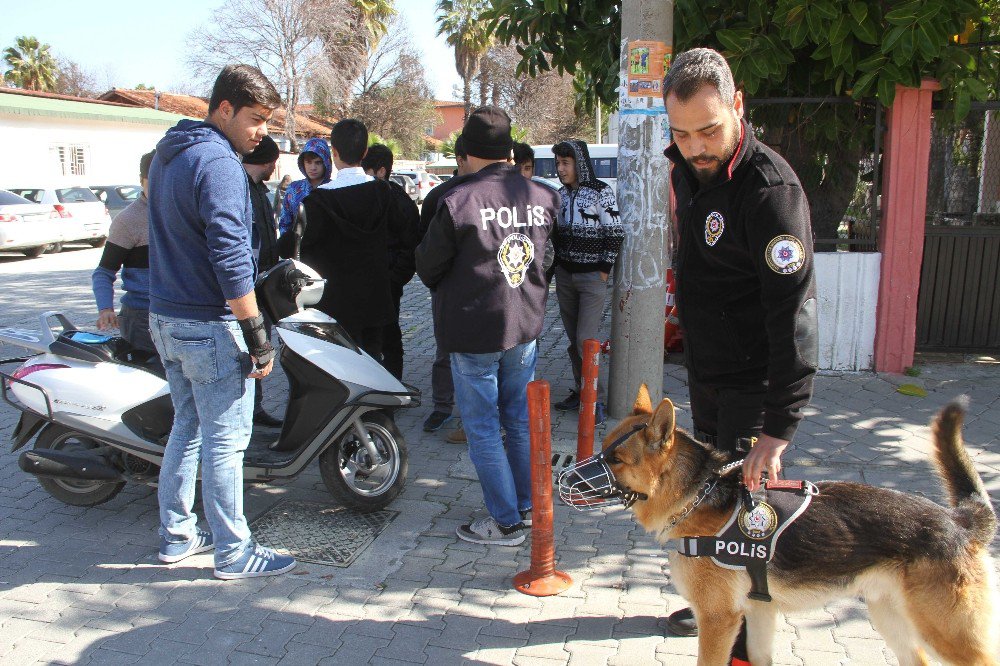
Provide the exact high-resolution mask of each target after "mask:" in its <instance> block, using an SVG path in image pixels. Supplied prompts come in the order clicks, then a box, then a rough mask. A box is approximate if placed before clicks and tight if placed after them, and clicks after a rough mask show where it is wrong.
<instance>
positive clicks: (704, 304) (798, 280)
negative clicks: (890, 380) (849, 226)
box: [665, 122, 818, 453]
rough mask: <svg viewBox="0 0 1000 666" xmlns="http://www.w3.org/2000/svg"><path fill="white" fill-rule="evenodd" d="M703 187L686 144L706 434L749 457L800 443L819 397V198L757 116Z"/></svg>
mask: <svg viewBox="0 0 1000 666" xmlns="http://www.w3.org/2000/svg"><path fill="white" fill-rule="evenodd" d="M741 125H742V127H741V131H742V138H741V140H740V144H739V147H738V148H737V151H736V154H735V155H734V156H733V158H732V160H731V161H730V163H729V164H728V165H727V166H726V167H725V168H724V170H723V171H722V173H721V174H720V175H719V177H718V179H717V180H716V181H715V182H713V183H710V184H702V183H700V182H699V181H698V180H697V179H696V178H695V175H694V173H693V172H692V170H691V168H690V167H689V166H688V164H687V162H686V161H685V160H684V158H683V156H682V155H681V153H680V151H679V150H678V149H677V146H676V145H671V146H670V147H669V148H668V149H667V150H666V153H665V154H666V156H667V157H668V158H669V159H670V160H671V161H672V162H674V164H675V165H676V166H675V167H674V169H673V172H672V175H671V178H672V181H673V186H674V192H675V194H676V197H677V210H676V213H677V226H678V229H679V234H678V247H677V248H676V261H675V270H676V276H677V293H676V299H677V300H676V302H677V307H678V313H679V316H680V325H681V330H682V331H683V333H684V356H685V365H686V366H687V369H688V378H689V383H690V389H691V411H692V415H693V417H694V425H695V430H696V435H697V436H699V437H700V438H702V439H703V440H705V441H708V442H710V443H713V444H715V445H716V446H717V447H718V448H720V449H723V450H728V451H738V452H739V453H745V452H746V450H747V445H748V444H749V438H750V437H752V436H755V435H757V434H759V433H760V432H761V431H763V432H764V433H765V434H767V435H770V436H772V437H776V438H779V439H784V440H790V439H791V438H792V435H793V434H794V433H795V429H796V427H797V425H798V422H799V420H801V418H802V413H801V410H802V408H803V407H805V405H806V404H808V402H809V399H810V397H811V395H812V387H813V377H814V375H815V373H816V367H817V356H818V345H817V335H818V333H817V323H816V284H815V276H814V269H813V251H812V244H813V237H812V229H811V227H810V223H809V205H808V202H807V201H806V195H805V192H803V190H802V185H801V184H800V183H799V180H798V177H797V176H796V175H795V172H794V171H793V170H792V168H791V167H790V166H789V165H788V163H787V162H785V160H784V159H783V158H782V157H781V156H780V155H778V154H777V153H776V152H774V151H773V150H771V149H770V148H768V147H767V146H765V145H763V144H761V143H760V142H758V141H757V140H756V139H755V138H754V136H753V130H752V129H751V127H750V126H749V124H747V123H746V122H742V123H741Z"/></svg>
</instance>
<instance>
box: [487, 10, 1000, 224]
mask: <svg viewBox="0 0 1000 666" xmlns="http://www.w3.org/2000/svg"><path fill="white" fill-rule="evenodd" d="M492 4H493V6H492V10H491V11H490V12H489V13H488V18H489V20H490V29H491V30H494V31H495V33H496V35H497V37H498V39H500V40H501V41H507V42H515V43H518V44H521V46H519V47H518V51H519V53H520V55H521V61H520V63H519V67H520V69H521V70H522V71H525V72H527V73H529V74H535V73H538V72H544V71H547V70H548V69H551V68H555V69H557V70H559V71H568V72H570V73H573V74H575V75H576V81H577V93H578V102H579V103H580V105H581V106H583V107H585V108H587V109H588V110H589V109H591V108H593V104H594V103H595V102H596V100H597V98H598V97H599V98H600V99H601V100H602V101H603V102H604V103H606V104H608V105H609V106H617V102H618V99H617V87H618V83H619V56H620V52H621V42H620V37H619V36H620V33H621V15H620V12H621V2H620V0H579V1H577V2H573V3H570V2H569V1H568V0H555V1H553V0H493V3H492ZM997 4H998V3H997V2H996V0H979V1H977V0H915V1H911V2H903V3H885V2H882V1H881V0H848V1H845V2H835V1H834V0H676V1H675V5H674V42H675V44H674V52H680V51H684V50H686V49H689V48H692V47H695V46H708V47H712V48H715V49H717V50H719V51H720V52H722V53H723V54H724V55H725V56H726V58H727V60H728V61H729V63H730V66H731V67H732V69H733V75H734V77H735V79H736V81H737V83H738V84H739V85H741V86H742V88H743V90H744V91H745V92H746V93H747V94H748V95H750V96H751V98H752V97H826V96H838V95H843V94H849V95H851V96H853V98H854V99H857V100H861V99H870V98H872V97H875V98H877V99H878V100H879V101H880V102H881V103H882V104H883V105H885V106H888V105H890V104H891V103H892V100H893V97H894V96H895V88H896V84H902V85H906V86H916V85H919V83H920V80H921V79H922V78H924V77H932V78H936V79H937V80H938V81H940V82H941V84H942V87H943V91H944V97H945V98H946V99H949V100H951V101H952V102H953V104H954V115H955V116H956V117H958V118H960V117H963V116H964V115H965V114H966V113H968V110H969V105H970V103H971V101H972V100H973V99H986V98H987V97H988V96H990V95H991V94H995V93H996V91H995V90H994V89H992V88H991V85H990V84H991V83H992V82H993V81H994V77H995V72H996V71H997V67H998V62H997V57H996V51H995V50H994V51H992V52H987V53H984V54H983V56H982V57H979V58H975V57H973V55H972V54H970V53H969V51H968V50H967V49H966V48H964V47H963V46H962V45H961V44H959V43H957V41H956V40H954V39H953V37H952V36H954V35H957V34H959V33H962V32H964V31H965V30H966V29H967V26H968V25H969V24H970V22H971V24H972V25H976V26H984V27H985V31H984V32H983V33H982V34H983V36H984V37H986V38H989V37H992V36H994V34H995V31H996V26H997V22H996V21H995V18H996V17H997V16H998V15H1000V12H998V11H997ZM570 5H572V6H573V10H572V11H570ZM751 119H752V121H753V124H754V126H755V128H756V129H757V131H758V133H759V134H760V135H761V137H762V138H764V140H765V141H766V142H767V143H768V144H770V145H773V146H776V147H777V148H778V150H779V152H781V153H782V154H783V155H784V156H785V158H786V159H788V161H789V162H790V163H791V164H792V166H793V167H794V168H795V170H796V171H797V172H798V174H799V177H800V179H801V180H802V183H803V186H804V187H805V189H806V191H807V193H808V194H809V201H810V207H811V213H812V219H813V228H814V230H815V232H816V235H817V237H818V238H836V237H838V234H839V232H840V230H841V225H842V221H843V219H844V215H845V211H846V210H847V209H848V207H849V206H851V205H852V201H853V202H854V205H860V206H862V207H864V206H867V207H869V210H870V207H871V206H872V205H873V204H874V202H873V201H871V200H870V199H869V200H868V201H862V202H860V204H859V203H858V195H859V193H860V192H862V191H866V190H865V187H864V184H863V182H862V179H864V178H867V177H869V176H870V173H871V171H872V170H873V169H875V168H877V156H876V163H873V162H872V161H871V158H870V154H871V153H870V151H871V145H872V143H873V141H872V136H873V132H874V114H873V113H871V112H870V110H865V109H863V108H862V107H860V106H855V105H850V104H836V105H833V104H828V105H821V106H816V105H805V104H802V105H798V106H795V107H788V106H782V107H772V108H769V109H758V110H754V111H753V112H752V113H751ZM866 156H869V158H868V159H867V160H866V159H865V157H866ZM869 189H870V188H869Z"/></svg>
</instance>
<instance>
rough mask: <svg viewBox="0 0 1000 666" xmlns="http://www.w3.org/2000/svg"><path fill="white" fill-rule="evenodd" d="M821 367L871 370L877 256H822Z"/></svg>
mask: <svg viewBox="0 0 1000 666" xmlns="http://www.w3.org/2000/svg"><path fill="white" fill-rule="evenodd" d="M815 257H816V291H817V301H818V305H819V308H818V310H819V367H820V368H821V369H824V370H870V369H871V368H872V367H873V366H874V355H875V308H876V306H877V304H878V288H879V267H880V265H881V261H882V255H881V254H880V253H878V252H817V253H816V255H815Z"/></svg>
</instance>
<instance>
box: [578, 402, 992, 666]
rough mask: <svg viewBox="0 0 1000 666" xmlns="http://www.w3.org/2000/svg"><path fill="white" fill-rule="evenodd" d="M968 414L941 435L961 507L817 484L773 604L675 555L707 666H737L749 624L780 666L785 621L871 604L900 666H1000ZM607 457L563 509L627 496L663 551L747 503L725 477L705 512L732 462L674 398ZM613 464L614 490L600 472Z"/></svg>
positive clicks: (790, 535) (943, 420) (789, 537)
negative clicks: (848, 601) (735, 657)
mask: <svg viewBox="0 0 1000 666" xmlns="http://www.w3.org/2000/svg"><path fill="white" fill-rule="evenodd" d="M964 414H965V409H964V404H963V403H961V402H955V403H952V404H950V405H948V406H947V407H945V408H944V410H942V411H941V413H940V414H938V416H937V417H936V418H935V420H934V422H933V424H932V427H933V433H934V446H935V450H936V462H937V467H938V473H939V475H940V477H941V481H942V482H943V483H944V486H945V488H946V489H947V491H948V494H949V496H950V501H951V507H950V508H944V507H942V506H940V505H938V504H936V503H934V502H931V501H930V500H927V499H925V498H923V497H918V496H915V495H910V494H906V493H902V492H898V491H895V490H886V489H883V488H876V487H872V486H867V485H863V484H860V483H849V482H839V481H830V482H820V483H817V484H816V486H817V487H818V488H819V493H818V494H817V495H816V496H815V497H812V501H811V504H810V505H809V507H808V509H807V510H806V511H805V512H804V513H803V514H802V515H801V516H800V517H799V518H798V519H797V520H796V521H795V522H793V523H791V525H789V526H788V527H787V528H786V529H785V531H784V532H783V533H781V536H780V538H779V539H778V541H777V545H776V547H775V551H774V555H773V558H772V559H771V561H770V562H769V563H768V565H767V573H768V579H769V580H768V583H769V589H770V594H771V597H772V602H770V603H767V602H763V601H754V600H751V599H749V598H748V597H747V594H748V592H749V591H750V590H751V583H750V576H749V575H748V574H747V573H746V571H745V570H742V569H736V570H734V569H726V568H722V567H720V566H718V565H716V564H715V563H713V562H712V560H711V559H710V558H709V557H685V556H684V555H681V554H680V553H678V552H676V551H674V550H672V551H671V553H670V569H671V572H672V574H673V581H674V583H675V584H676V587H677V589H678V590H679V591H680V593H681V595H682V596H683V597H684V598H685V599H686V600H687V601H688V602H689V603H690V604H691V607H692V609H693V611H694V615H695V619H696V621H697V623H698V627H699V636H698V664H699V665H700V666H721V665H723V664H728V663H729V655H730V650H731V649H732V646H733V643H734V641H735V639H736V635H737V633H738V631H739V629H740V619H741V617H745V618H746V623H747V647H748V650H749V657H750V662H751V663H752V664H753V666H764V665H765V664H770V663H771V652H772V643H773V639H774V630H775V621H776V618H777V614H778V613H779V612H781V613H785V612H790V611H800V610H805V609H809V608H816V607H821V606H823V605H825V604H826V603H827V602H829V601H831V600H833V599H836V598H839V597H863V598H864V600H865V601H866V602H867V605H868V609H869V611H870V614H871V620H872V623H873V624H874V625H875V627H876V629H878V631H879V633H881V634H882V636H883V638H885V641H886V643H888V645H889V647H890V648H892V650H893V651H894V652H895V653H896V657H897V658H898V660H899V663H900V664H901V666H909V665H911V664H926V663H928V662H927V656H926V654H925V651H924V650H925V648H926V649H927V650H928V651H929V652H931V653H932V654H933V655H935V656H936V657H937V658H939V659H941V660H943V661H945V662H947V663H950V664H970V665H971V664H997V663H998V662H997V657H996V650H997V641H998V630H1000V627H998V623H1000V618H998V616H997V612H998V608H997V599H996V581H995V570H994V566H993V561H992V559H991V558H990V556H989V553H988V547H989V544H990V542H991V541H992V540H993V536H994V534H995V533H996V524H997V523H996V515H995V514H994V512H993V507H992V505H991V504H990V499H989V496H988V495H987V493H986V489H985V486H984V485H983V482H982V480H981V479H980V477H979V475H978V474H977V473H976V471H975V469H974V467H973V464H972V461H971V460H970V458H969V455H968V453H967V452H966V450H965V445H964V444H963V442H962V436H961V427H962V421H963V418H964ZM609 445H611V446H610V448H609ZM604 446H605V451H604V452H603V453H602V454H599V455H598V456H596V457H595V458H590V459H588V461H581V462H580V463H578V464H577V465H576V466H575V467H574V468H573V469H574V470H575V471H573V470H571V471H569V472H565V473H564V474H563V475H562V477H561V478H560V494H561V495H562V497H563V499H564V501H567V502H568V503H570V504H574V505H576V506H577V507H578V508H589V507H593V506H597V505H607V504H606V503H605V504H601V502H600V501H597V500H595V497H596V498H601V497H603V498H607V497H609V496H611V495H614V496H617V497H618V498H619V500H620V501H618V503H619V504H625V505H626V506H631V509H632V511H633V512H634V514H635V517H636V520H638V521H639V523H640V524H641V525H642V526H643V527H645V528H646V530H648V531H649V532H652V533H654V534H655V535H656V536H657V538H658V539H659V540H660V541H661V542H665V541H667V540H670V539H679V538H681V537H686V536H709V535H714V534H716V533H717V532H719V530H720V529H721V528H722V527H723V526H724V525H725V524H726V522H727V520H728V519H729V518H730V516H731V514H732V513H733V511H734V509H735V507H736V503H737V502H739V501H740V493H741V487H740V478H741V476H742V474H740V473H737V474H732V475H723V476H722V477H721V478H719V479H718V482H717V484H716V485H715V486H714V489H713V490H711V491H710V493H709V494H707V496H704V497H702V500H703V501H701V502H700V503H699V502H696V501H695V500H696V499H697V498H698V497H699V496H700V495H704V492H700V490H699V489H703V488H706V487H708V484H707V483H706V481H709V480H711V479H713V478H717V476H718V475H719V473H720V471H723V468H724V467H726V465H727V463H729V458H728V454H723V453H721V452H719V451H717V450H715V449H714V448H712V447H710V446H708V445H706V444H702V443H701V442H699V441H697V440H695V439H694V438H693V437H692V436H691V435H690V434H688V433H687V432H685V431H684V430H681V429H679V428H677V427H676V425H675V421H674V406H673V404H671V402H670V401H669V400H666V399H665V400H663V402H661V403H660V404H659V406H658V407H657V408H656V410H655V411H654V410H653V409H652V407H651V404H650V399H649V394H648V392H647V391H646V387H645V386H643V387H642V389H641V390H640V391H639V396H638V398H637V399H636V402H635V406H634V408H633V414H632V415H631V416H629V417H627V418H625V419H624V420H623V421H622V422H621V423H620V424H619V425H618V426H617V427H616V428H615V429H614V430H613V431H612V432H611V433H610V434H609V435H608V436H607V438H606V439H605V441H604ZM597 463H600V465H597ZM588 464H589V465H590V467H587V465H588ZM601 465H602V466H603V469H604V477H605V481H604V486H603V487H601V482H600V481H598V480H596V479H597V477H599V476H601V475H600V474H599V473H598V474H595V473H594V469H596V466H601ZM730 467H732V466H730ZM692 505H694V507H693V508H692Z"/></svg>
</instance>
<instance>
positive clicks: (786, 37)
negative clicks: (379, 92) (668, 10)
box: [488, 0, 996, 116]
mask: <svg viewBox="0 0 1000 666" xmlns="http://www.w3.org/2000/svg"><path fill="white" fill-rule="evenodd" d="M571 5H572V11H571V10H570V7H571ZM995 5H996V2H995V0H990V1H982V0H980V1H976V0H912V1H910V2H902V3H895V2H894V3H886V2H883V1H882V0H847V1H844V2H837V1H835V0H777V1H775V0H676V2H675V5H674V8H675V12H674V50H675V52H680V51H683V50H686V49H688V48H692V47H694V46H708V47H712V48H715V49H718V50H719V51H721V52H722V53H723V54H725V56H726V58H727V59H728V60H729V63H730V65H731V66H732V68H733V73H734V76H735V78H736V80H737V81H738V82H739V83H740V84H742V85H743V87H744V89H745V90H746V91H747V92H748V93H750V94H751V95H773V94H784V95H792V96H798V95H807V94H808V95H815V96H823V95H839V94H842V93H850V94H851V95H852V96H854V97H855V98H856V99H861V98H864V97H871V96H877V97H878V99H879V100H880V101H881V102H882V104H884V105H886V106H888V105H889V104H891V103H892V99H893V96H894V94H895V86H896V84H902V85H906V86H915V85H918V84H919V82H920V80H921V78H923V77H933V78H936V79H938V80H939V81H940V82H941V84H942V86H943V87H944V89H945V90H946V91H947V94H948V95H950V96H951V97H953V99H954V101H955V107H956V114H957V115H959V116H961V115H963V114H964V113H965V112H967V111H968V108H969V103H970V102H971V100H973V99H985V98H986V97H987V96H988V95H989V94H990V90H989V85H988V83H989V82H990V81H991V80H992V77H993V75H994V72H992V71H989V70H991V69H992V67H989V66H987V67H983V63H977V62H976V60H975V58H973V57H972V56H971V55H970V54H969V53H968V51H967V50H966V49H964V48H963V47H962V46H961V45H960V44H958V43H956V41H954V40H953V39H952V37H953V36H954V35H957V34H959V33H961V32H963V31H965V30H966V28H967V26H968V25H969V23H970V22H971V23H972V24H974V25H980V24H988V25H993V24H992V23H991V20H992V18H993V17H995V16H996V9H995ZM620 12H621V2H620V0H574V2H569V0H492V9H491V11H490V12H489V13H488V18H489V19H490V21H491V29H492V30H494V31H495V32H496V34H497V36H498V38H499V39H501V40H502V41H505V42H516V43H520V44H522V46H519V47H518V51H519V52H520V54H521V56H522V59H521V63H520V66H521V68H522V71H526V72H528V73H529V74H535V73H536V72H544V71H547V70H549V69H552V68H555V69H557V70H558V71H569V72H570V73H574V74H575V73H577V72H582V73H583V74H584V77H583V79H582V80H583V81H586V82H589V85H587V86H586V87H585V86H584V85H583V84H581V86H580V89H579V90H578V92H579V93H580V95H581V98H582V100H583V101H584V102H585V104H586V105H587V106H588V108H589V107H590V106H592V105H593V104H594V102H595V101H596V98H597V97H598V96H599V97H600V98H601V99H602V100H603V101H604V102H605V103H607V104H612V105H616V104H617V102H618V100H617V87H618V76H619V55H620V50H621V42H620V34H621V15H620ZM994 66H995V63H994Z"/></svg>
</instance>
